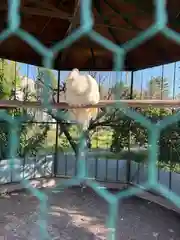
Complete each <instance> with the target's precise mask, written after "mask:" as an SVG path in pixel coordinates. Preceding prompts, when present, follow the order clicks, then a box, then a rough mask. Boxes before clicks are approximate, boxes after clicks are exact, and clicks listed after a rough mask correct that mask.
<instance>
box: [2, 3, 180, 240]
mask: <svg viewBox="0 0 180 240" xmlns="http://www.w3.org/2000/svg"><path fill="white" fill-rule="evenodd" d="M32 2H33V1H32ZM77 2H78V4H77V8H78V9H80V10H79V13H78V15H79V18H80V26H79V27H78V28H76V27H75V28H74V29H73V27H72V26H71V29H70V30H69V31H68V32H67V35H66V37H65V38H64V39H63V40H62V41H59V42H58V43H55V44H51V48H49V45H48V44H47V45H48V47H47V45H45V44H43V43H42V42H41V41H40V39H41V36H40V37H39V38H36V37H35V36H33V35H32V34H31V33H29V32H28V31H26V29H24V28H23V27H21V24H20V23H21V17H20V16H21V15H20V4H21V1H19V0H9V1H8V25H7V28H6V29H5V30H4V31H3V32H1V34H0V39H1V42H5V41H6V40H7V39H8V38H9V37H13V36H15V37H17V38H19V39H20V40H22V41H24V42H25V43H26V44H28V46H29V48H32V49H33V50H34V51H35V52H36V53H37V54H39V56H40V57H39V58H41V59H42V62H43V65H44V67H45V69H42V72H41V73H42V74H43V76H41V78H43V87H42V89H43V91H42V92H41V97H40V98H41V100H42V103H41V104H42V107H43V108H46V112H47V113H48V114H49V115H51V116H53V118H55V119H56V121H57V124H56V149H55V153H54V156H53V154H52V155H49V156H46V157H44V156H43V157H42V158H38V159H37V156H35V157H33V158H28V156H26V157H24V159H23V160H22V159H18V161H16V162H18V167H17V166H15V165H16V164H14V163H15V160H16V157H17V156H16V155H17V147H18V144H19V139H18V136H17V133H18V132H17V131H18V129H17V128H18V127H19V128H21V127H22V124H21V123H22V120H21V122H20V124H19V125H18V124H17V123H18V119H16V118H15V116H14V115H13V114H14V112H13V114H12V113H11V112H8V113H10V114H7V112H2V113H1V116H0V118H1V120H3V121H4V122H9V123H10V125H11V126H10V130H11V131H10V133H8V134H7V136H6V138H7V137H9V144H7V145H8V146H4V147H8V150H7V149H6V150H7V152H8V154H9V155H8V156H9V158H10V164H9V163H8V164H9V165H10V166H11V169H10V171H7V170H6V164H7V163H6V162H5V161H6V160H3V161H1V162H0V167H1V172H2V174H1V182H3V183H6V182H10V181H12V179H13V181H20V183H21V185H22V186H23V187H25V188H26V189H28V190H29V191H30V193H31V194H32V195H33V196H35V197H36V198H37V199H38V200H39V203H40V214H39V216H40V222H39V225H40V230H41V239H47V238H48V237H49V235H48V229H47V222H46V219H47V200H48V197H49V196H51V194H52V192H53V193H55V192H58V191H62V192H63V191H64V189H65V188H69V187H72V186H77V185H79V184H81V185H83V187H86V186H88V187H90V188H91V189H93V191H94V192H96V193H97V194H98V195H99V196H100V197H102V198H103V199H105V200H106V202H107V203H108V206H109V213H108V216H107V227H108V229H109V230H110V231H109V232H108V235H107V236H108V239H116V222H117V214H118V204H119V202H120V203H121V202H122V200H123V199H125V198H128V197H130V196H134V195H136V194H137V193H141V192H142V191H143V190H145V189H147V190H149V189H154V190H156V191H158V192H159V193H161V194H162V195H164V196H165V197H166V198H168V199H169V200H171V201H172V202H173V203H175V204H176V205H177V206H178V207H179V196H178V195H179V192H178V187H176V188H175V189H173V187H172V186H170V185H169V184H170V178H171V180H173V179H176V178H178V175H177V173H175V174H174V173H173V174H172V173H168V172H167V171H166V172H164V171H162V170H159V168H158V167H159V164H160V163H162V161H160V160H159V156H160V157H161V156H162V157H163V160H164V159H165V158H166V159H167V163H166V165H167V166H168V164H169V167H170V169H172V167H176V166H175V165H178V164H177V161H178V159H179V153H178V151H177V152H176V153H175V152H174V148H175V146H174V145H177V146H176V149H178V147H179V146H180V145H179V143H178V141H179V140H178V138H177V134H176V130H178V122H179V119H180V116H179V114H174V115H173V116H170V117H167V118H166V119H162V120H161V121H159V122H158V123H157V122H155V123H154V122H153V121H152V119H148V118H147V116H146V115H143V114H141V112H138V111H136V110H132V109H131V108H129V106H128V105H125V104H122V103H119V102H118V101H117V102H115V103H114V105H113V106H111V107H112V108H114V109H117V111H118V114H119V112H121V114H122V115H121V117H122V116H125V118H126V117H128V118H129V119H128V123H129V125H128V126H129V128H131V123H132V121H133V122H136V123H138V124H140V125H141V127H142V128H144V129H146V130H145V131H146V133H145V135H147V137H148V141H147V143H146V149H145V150H144V151H145V154H146V155H143V157H144V158H145V157H146V159H145V160H146V161H145V164H142V163H137V162H133V163H132V162H131V161H130V160H131V159H128V160H127V161H125V160H124V159H123V161H124V162H122V161H121V164H122V166H123V164H124V163H126V167H125V169H126V171H127V172H128V171H129V173H128V174H129V175H128V177H127V179H126V181H127V182H126V183H128V184H129V183H133V184H135V185H140V187H139V188H136V187H134V186H131V187H129V188H126V189H125V190H123V191H119V192H118V193H115V194H113V193H111V192H110V191H108V190H107V188H106V187H104V186H103V184H102V185H101V183H100V182H99V183H98V181H96V180H98V177H97V176H96V175H97V174H96V173H95V174H94V176H91V174H90V173H89V172H88V171H90V170H89V169H91V168H92V166H90V167H89V169H88V170H87V168H88V167H87V161H88V158H94V156H93V154H91V153H89V152H88V151H87V137H89V136H88V133H87V132H85V134H84V133H83V134H80V137H79V138H78V139H76V141H74V142H75V143H74V142H73V143H72V144H71V147H72V148H73V150H74V152H75V158H74V160H72V156H70V160H68V161H69V162H70V161H72V162H73V161H74V162H75V164H73V165H74V167H72V169H71V170H73V171H71V173H70V174H69V175H70V176H68V177H69V178H70V179H68V180H59V181H58V183H57V184H56V187H55V188H53V189H50V190H48V191H47V193H46V192H45V193H44V192H43V191H41V190H38V189H37V188H34V187H33V186H32V185H31V182H30V180H29V179H31V178H39V177H41V176H42V175H44V176H50V175H49V173H47V172H46V170H45V169H47V168H48V169H49V172H53V173H54V176H55V177H58V173H59V175H60V177H62V173H61V171H59V170H58V171H57V168H58V167H59V166H60V165H58V164H57V160H58V157H59V153H58V148H57V146H58V134H59V135H61V133H62V132H63V133H64V134H65V135H66V138H69V139H71V140H72V137H71V136H69V132H68V131H67V126H66V125H65V122H66V124H67V123H68V124H69V125H72V124H73V123H72V122H71V121H70V122H68V120H69V115H68V112H67V111H61V110H57V111H54V109H53V105H52V103H50V101H49V100H50V98H51V96H50V95H49V93H50V90H52V88H53V86H52V81H50V80H51V76H50V72H49V71H47V69H46V68H53V63H54V62H53V61H54V60H55V59H56V57H57V56H58V57H59V55H58V54H60V55H61V53H62V52H63V51H65V49H66V48H68V47H70V46H73V45H74V46H76V43H77V41H78V40H79V39H81V38H83V37H88V38H89V39H90V40H91V41H93V43H96V44H97V45H99V46H101V47H102V48H105V49H106V50H108V51H109V52H110V53H111V54H112V55H113V61H114V62H113V66H112V68H113V69H114V70H116V71H118V70H123V66H124V61H125V58H126V56H127V54H128V53H129V52H130V51H131V50H133V49H135V48H137V47H139V46H140V45H141V44H143V43H144V42H146V41H147V40H150V39H151V38H152V37H154V36H156V35H157V34H158V33H162V34H163V35H165V36H166V37H167V38H170V39H171V40H174V41H175V42H176V43H178V44H179V43H180V37H179V34H178V33H176V32H175V31H174V30H172V29H170V28H169V26H167V23H168V14H167V10H166V1H165V0H156V1H154V15H153V22H151V23H150V24H149V23H148V24H147V25H148V26H147V28H146V30H145V31H140V34H138V35H136V36H133V37H132V39H131V40H130V41H127V42H126V41H125V42H124V43H123V44H120V43H119V41H118V40H117V39H116V38H115V37H114V34H113V33H112V31H111V30H109V27H108V32H109V34H110V35H111V37H110V38H106V37H104V36H103V34H100V33H98V31H97V30H96V29H94V28H93V24H94V19H93V17H94V16H93V14H92V3H93V4H94V5H95V9H96V12H97V13H98V15H99V16H101V17H102V16H103V18H104V22H105V25H111V23H110V22H109V20H108V17H106V16H105V15H104V13H103V12H104V9H101V5H100V4H99V1H96V2H94V1H91V0H86V1H83V0H81V1H77ZM104 2H105V3H106V5H107V7H108V8H110V9H111V10H113V11H115V7H114V5H113V4H111V3H110V2H109V1H104ZM129 2H131V1H129ZM46 4H48V6H51V4H49V3H46ZM94 5H93V6H94ZM46 6H47V5H46ZM151 8H152V6H151ZM42 14H43V13H42ZM122 16H123V13H122ZM151 17H152V16H151ZM50 20H51V19H50ZM124 20H126V21H127V19H126V16H124ZM131 22H132V23H131V25H133V18H132V19H131ZM134 24H135V23H134ZM106 27H107V26H106ZM112 38H113V39H114V40H115V41H114V42H115V43H114V42H113V41H112ZM89 48H90V51H91V46H90V47H89ZM29 52H30V53H31V54H30V56H29V57H32V58H33V57H35V58H37V57H36V56H35V54H34V55H33V53H32V51H30V50H29ZM91 52H92V51H91ZM99 52H101V49H100V50H99ZM93 55H94V53H93V52H92V66H93V64H94V60H93V57H94V56H93ZM72 58H73V56H72ZM27 59H28V56H27ZM27 59H26V60H27ZM74 59H75V55H74ZM99 59H100V58H99ZM70 60H71V59H70ZM98 64H99V68H101V65H103V64H105V65H106V64H107V65H109V60H108V59H103V60H99V63H98ZM74 67H76V66H74ZM2 77H3V75H2ZM41 80H42V79H41ZM15 87H17V86H15ZM57 88H59V83H58V86H57ZM56 90H57V89H56ZM50 94H51V95H52V91H51V93H50ZM114 97H115V99H119V98H121V97H119V96H118V93H117V92H116V93H115V94H114ZM128 98H129V97H128ZM130 98H131V99H132V98H133V96H132V92H131V93H130ZM57 102H58V101H57ZM22 107H23V105H21V108H22ZM105 107H106V106H105ZM111 107H110V108H111ZM110 108H109V110H110V111H111V109H110ZM11 114H12V115H13V116H12V115H11ZM114 114H115V116H116V112H115V113H114ZM125 122H126V121H125ZM109 123H111V119H109ZM13 124H14V129H13ZM173 124H175V125H176V129H173V128H172V130H170V129H171V127H170V125H173ZM69 125H68V126H69ZM126 126H127V125H126ZM173 126H174V125H173ZM116 127H118V122H117V124H116ZM165 128H169V131H170V132H171V134H172V133H173V134H174V135H173V137H172V140H170V141H168V138H170V135H169V134H170V133H167V131H166V132H165V133H164V129H165ZM8 130H9V129H8ZM46 130H47V131H48V127H47V129H46ZM42 131H43V130H42ZM47 131H46V132H44V135H45V136H46V135H47ZM129 132H131V131H130V129H129ZM163 134H165V135H164V136H163ZM24 135H26V134H24ZM127 135H128V137H129V139H128V137H127V136H126V137H127V141H131V140H132V141H133V140H134V139H133V137H131V136H130V135H129V133H128V134H127ZM120 137H122V136H120ZM123 137H125V136H123ZM6 140H7V139H6ZM30 140H31V139H30ZM32 140H33V138H32ZM136 140H137V139H136ZM39 141H40V140H39V138H38V137H37V139H36V141H35V144H34V148H35V147H36V146H35V145H38V143H39ZM3 143H4V142H3ZM128 143H129V142H128ZM61 144H62V142H61ZM63 144H64V143H63ZM164 144H166V145H167V151H168V152H164V150H163V145H164ZM24 147H26V146H24ZM59 147H62V146H59ZM111 147H112V145H111ZM111 150H113V147H112V149H111ZM126 150H127V149H126ZM128 151H129V152H130V150H129V149H128ZM172 153H173V154H174V155H173V154H172ZM103 154H104V152H103ZM163 154H165V155H164V156H163ZM64 155H66V153H64ZM64 155H63V156H64ZM63 156H62V155H61V158H63ZM53 157H54V159H55V161H54V162H53V163H52V158H53ZM73 157H74V156H73ZM119 158H120V156H118V155H116V159H113V160H116V164H117V163H118V164H119V160H121V159H119ZM171 158H173V159H174V161H175V163H173V162H172V161H170V160H169V159H171ZM175 158H177V159H176V160H177V161H176V160H175ZM21 160H22V161H21ZM100 161H102V160H100ZM109 161H110V160H109ZM50 162H51V163H50ZM65 163H66V169H65V171H66V173H67V168H68V164H67V161H65ZM105 164H107V161H106V162H105ZM22 165H23V166H22ZM97 165H98V163H97V161H95V167H96V168H97ZM112 165H113V164H112ZM28 166H29V168H30V169H29V170H28ZM21 167H23V176H21ZM116 167H118V166H116ZM32 168H33V172H31V170H32ZM100 168H101V167H100ZM12 169H13V174H12ZM106 169H108V165H107V166H106ZM61 170H62V169H61ZM19 171H20V172H19ZM42 171H43V173H42ZM27 172H28V174H30V175H28V174H27ZM87 172H88V174H87ZM176 172H177V171H176ZM136 174H138V178H136ZM2 175H4V177H2ZM64 175H66V174H64ZM67 175H68V174H67ZM67 175H66V176H64V177H67ZM117 175H118V174H117ZM167 175H168V177H169V180H167ZM106 177H107V176H106ZM6 178H7V179H6ZM117 178H118V177H117ZM142 179H143V180H142ZM163 179H166V180H165V181H164V180H163ZM173 181H174V180H173ZM169 189H170V190H172V191H169ZM153 236H158V235H157V234H155V235H153Z"/></svg>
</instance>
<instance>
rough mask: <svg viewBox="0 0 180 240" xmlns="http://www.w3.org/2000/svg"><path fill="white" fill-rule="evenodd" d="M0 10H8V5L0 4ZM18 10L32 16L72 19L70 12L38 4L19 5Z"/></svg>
mask: <svg viewBox="0 0 180 240" xmlns="http://www.w3.org/2000/svg"><path fill="white" fill-rule="evenodd" d="M0 11H8V5H7V4H0ZM20 12H21V13H22V14H26V15H32V16H44V17H52V18H59V19H64V20H68V21H71V20H72V16H71V15H70V14H68V13H67V12H63V11H62V10H58V9H56V11H54V10H48V9H43V8H39V7H38V6H37V7H27V6H21V8H20Z"/></svg>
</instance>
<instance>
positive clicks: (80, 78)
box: [64, 69, 100, 129]
mask: <svg viewBox="0 0 180 240" xmlns="http://www.w3.org/2000/svg"><path fill="white" fill-rule="evenodd" d="M64 97H65V100H66V102H67V103H68V104H69V105H71V106H73V105H88V104H97V103H98V102H99V100H100V92H99V86H98V83H97V82H96V80H95V79H94V78H93V77H92V76H90V75H89V74H87V75H83V74H80V72H79V70H78V69H73V70H72V71H71V72H70V74H69V75H68V77H67V80H66V91H65V96H64ZM69 113H70V116H71V119H72V120H74V121H77V122H79V123H80V124H82V125H83V128H84V129H87V127H88V125H89V122H90V120H91V119H95V118H96V116H97V113H98V110H97V109H96V108H89V109H83V108H81V109H73V110H70V111H69Z"/></svg>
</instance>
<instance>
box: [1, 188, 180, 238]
mask: <svg viewBox="0 0 180 240" xmlns="http://www.w3.org/2000/svg"><path fill="white" fill-rule="evenodd" d="M48 202H49V204H48V232H49V236H50V239H51V240H55V239H60V240H80V239H82V240H103V239H107V238H106V233H107V229H106V227H105V221H106V218H107V217H108V205H107V203H106V202H105V201H104V200H103V199H102V198H100V197H99V196H97V194H96V193H94V192H93V191H91V190H90V189H85V190H84V191H83V192H82V191H81V190H80V189H67V190H65V192H63V193H53V194H52V195H51V196H49V197H48ZM38 211H39V202H38V200H37V199H36V198H35V197H33V196H31V195H29V194H28V193H13V194H12V195H9V196H4V197H1V198H0V240H1V239H3V240H12V239H13V240H14V239H18V240H20V239H21V240H25V239H26V240H27V239H28V240H36V239H38V240H40V239H42V238H41V237H40V235H39V229H40V228H39V226H38V222H37V221H38ZM179 226H180V217H179V216H178V215H176V214H175V213H173V212H172V211H169V210H166V209H164V208H162V207H160V206H158V205H156V204H154V203H150V202H148V201H145V200H142V199H139V198H136V197H134V198H130V199H125V200H123V201H122V202H121V204H120V206H119V221H118V223H117V239H118V240H151V239H152V240H153V239H158V240H180V227H179ZM3 237H4V238H3Z"/></svg>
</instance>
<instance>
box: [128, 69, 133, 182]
mask: <svg viewBox="0 0 180 240" xmlns="http://www.w3.org/2000/svg"><path fill="white" fill-rule="evenodd" d="M133 84H134V71H132V72H131V86H130V96H129V98H130V99H133ZM130 128H131V120H130V121H129V129H130ZM130 144H131V132H130V130H129V139H128V152H130V150H131V147H130ZM126 174H127V183H128V184H129V183H130V180H131V160H130V159H128V160H127V173H126Z"/></svg>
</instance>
